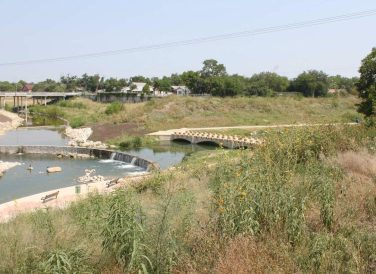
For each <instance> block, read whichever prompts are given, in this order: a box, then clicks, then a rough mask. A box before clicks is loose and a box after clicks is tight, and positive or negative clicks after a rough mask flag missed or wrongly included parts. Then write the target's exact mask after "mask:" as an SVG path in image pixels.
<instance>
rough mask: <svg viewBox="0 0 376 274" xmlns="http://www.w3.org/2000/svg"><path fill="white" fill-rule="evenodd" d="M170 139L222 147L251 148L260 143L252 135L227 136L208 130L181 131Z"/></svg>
mask: <svg viewBox="0 0 376 274" xmlns="http://www.w3.org/2000/svg"><path fill="white" fill-rule="evenodd" d="M170 140H171V141H185V142H189V143H191V144H212V145H217V146H220V147H224V148H231V149H236V148H251V147H254V146H256V145H259V144H261V143H262V141H260V140H258V139H256V138H252V137H239V136H228V135H223V134H215V133H209V132H197V131H181V132H174V133H173V134H171V135H170Z"/></svg>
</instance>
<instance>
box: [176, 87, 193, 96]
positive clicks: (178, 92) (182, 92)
mask: <svg viewBox="0 0 376 274" xmlns="http://www.w3.org/2000/svg"><path fill="white" fill-rule="evenodd" d="M171 91H172V93H174V94H176V95H183V96H185V95H189V94H191V90H190V89H189V88H188V87H186V86H171Z"/></svg>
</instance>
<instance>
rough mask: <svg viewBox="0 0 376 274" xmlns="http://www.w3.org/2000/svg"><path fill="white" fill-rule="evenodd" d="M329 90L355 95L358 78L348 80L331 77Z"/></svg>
mask: <svg viewBox="0 0 376 274" xmlns="http://www.w3.org/2000/svg"><path fill="white" fill-rule="evenodd" d="M328 80H329V88H332V89H336V90H341V91H346V92H349V93H354V91H355V90H356V86H355V84H356V82H357V81H358V80H359V79H358V78H357V77H352V78H347V77H343V76H341V75H335V76H330V77H329V78H328Z"/></svg>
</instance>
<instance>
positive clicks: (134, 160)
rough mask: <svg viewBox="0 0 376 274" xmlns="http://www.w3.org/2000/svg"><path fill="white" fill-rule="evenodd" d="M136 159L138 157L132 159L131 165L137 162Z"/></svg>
mask: <svg viewBox="0 0 376 274" xmlns="http://www.w3.org/2000/svg"><path fill="white" fill-rule="evenodd" d="M136 161H137V157H133V158H132V161H131V165H134V164H135V163H136Z"/></svg>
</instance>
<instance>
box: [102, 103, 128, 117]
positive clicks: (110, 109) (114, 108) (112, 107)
mask: <svg viewBox="0 0 376 274" xmlns="http://www.w3.org/2000/svg"><path fill="white" fill-rule="evenodd" d="M123 108H124V107H123V104H122V103H120V102H113V103H111V104H109V105H108V106H107V108H106V110H105V113H106V114H107V115H111V114H116V113H119V112H120V111H122V110H123Z"/></svg>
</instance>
